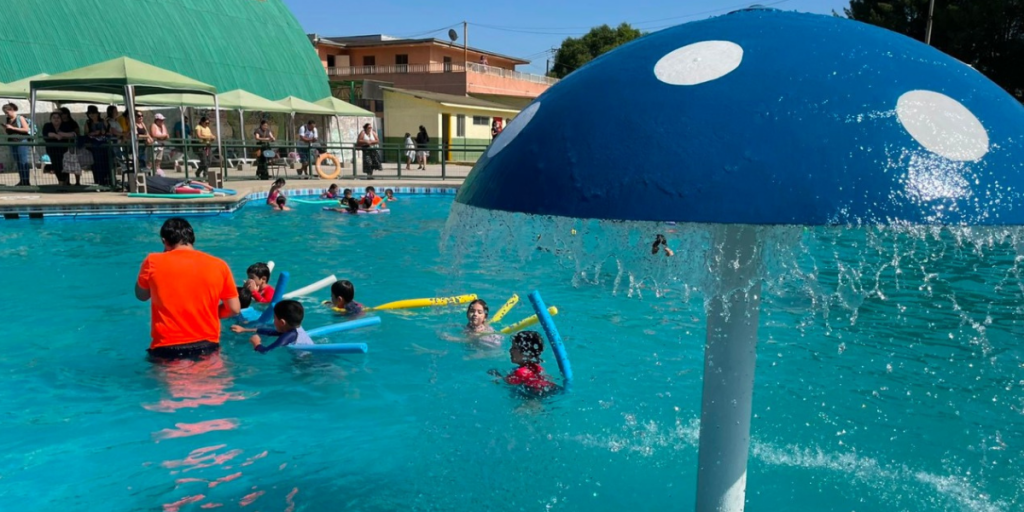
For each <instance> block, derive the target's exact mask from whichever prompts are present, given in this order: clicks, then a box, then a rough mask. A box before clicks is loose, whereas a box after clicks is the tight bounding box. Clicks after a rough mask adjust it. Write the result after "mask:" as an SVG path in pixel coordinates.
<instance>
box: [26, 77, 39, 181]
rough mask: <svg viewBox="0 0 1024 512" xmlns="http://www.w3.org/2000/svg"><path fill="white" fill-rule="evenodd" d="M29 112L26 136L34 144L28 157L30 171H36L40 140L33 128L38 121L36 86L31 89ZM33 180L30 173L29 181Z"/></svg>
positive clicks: (30, 147)
mask: <svg viewBox="0 0 1024 512" xmlns="http://www.w3.org/2000/svg"><path fill="white" fill-rule="evenodd" d="M28 112H29V113H28V115H29V118H28V126H29V130H28V135H29V136H28V137H26V139H28V140H29V141H30V142H31V144H32V145H31V146H29V156H28V158H29V161H28V165H29V172H31V171H34V170H35V168H36V161H37V160H36V146H35V145H36V142H38V141H37V140H36V138H35V134H34V133H33V132H35V131H36V130H34V129H33V128H34V127H35V122H36V90H35V89H34V88H33V89H32V90H31V91H29V107H28ZM31 181H32V175H31V174H29V183H31ZM39 184H40V183H36V185H39Z"/></svg>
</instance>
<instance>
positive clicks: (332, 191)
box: [320, 183, 338, 199]
mask: <svg viewBox="0 0 1024 512" xmlns="http://www.w3.org/2000/svg"><path fill="white" fill-rule="evenodd" d="M320 199H338V184H337V183H332V184H331V186H330V187H327V190H326V191H325V192H324V193H323V194H320Z"/></svg>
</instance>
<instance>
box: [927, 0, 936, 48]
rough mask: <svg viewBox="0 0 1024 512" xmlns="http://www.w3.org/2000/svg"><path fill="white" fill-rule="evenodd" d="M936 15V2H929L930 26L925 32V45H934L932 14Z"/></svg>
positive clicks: (932, 0)
mask: <svg viewBox="0 0 1024 512" xmlns="http://www.w3.org/2000/svg"><path fill="white" fill-rule="evenodd" d="M934 13H935V0H931V1H930V2H928V26H927V27H925V30H924V44H927V45H931V44H932V14H934Z"/></svg>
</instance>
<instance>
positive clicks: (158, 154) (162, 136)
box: [149, 113, 171, 175]
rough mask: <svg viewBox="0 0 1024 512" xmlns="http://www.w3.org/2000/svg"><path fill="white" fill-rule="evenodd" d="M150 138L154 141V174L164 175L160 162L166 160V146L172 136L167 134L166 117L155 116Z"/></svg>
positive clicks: (150, 128)
mask: <svg viewBox="0 0 1024 512" xmlns="http://www.w3.org/2000/svg"><path fill="white" fill-rule="evenodd" d="M149 137H150V138H151V139H153V172H155V173H157V174H160V175H162V174H163V171H161V170H160V162H162V161H163V159H164V149H165V148H164V145H165V144H166V143H167V139H170V138H171V137H170V135H169V134H168V133H167V125H166V124H164V115H163V114H160V113H157V114H156V115H155V116H153V126H150V127H149Z"/></svg>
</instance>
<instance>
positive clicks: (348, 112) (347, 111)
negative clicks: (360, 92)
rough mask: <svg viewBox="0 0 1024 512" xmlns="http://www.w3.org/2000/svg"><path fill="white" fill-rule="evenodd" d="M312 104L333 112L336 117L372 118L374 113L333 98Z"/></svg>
mask: <svg viewBox="0 0 1024 512" xmlns="http://www.w3.org/2000/svg"><path fill="white" fill-rule="evenodd" d="M313 103H315V104H317V105H320V106H321V107H326V108H329V109H331V110H333V111H334V115H336V116H361V117H373V116H374V113H373V112H370V111H369V110H366V109H362V108H359V107H357V106H355V105H353V104H351V103H349V102H347V101H342V100H339V99H338V98H335V97H334V96H331V97H329V98H324V99H322V100H318V101H314V102H313Z"/></svg>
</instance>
